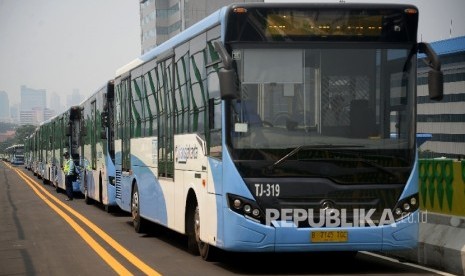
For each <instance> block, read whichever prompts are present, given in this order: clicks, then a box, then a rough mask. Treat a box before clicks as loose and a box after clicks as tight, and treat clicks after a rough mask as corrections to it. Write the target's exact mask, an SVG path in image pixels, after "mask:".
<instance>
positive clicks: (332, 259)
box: [0, 161, 450, 276]
mask: <svg viewBox="0 0 465 276" xmlns="http://www.w3.org/2000/svg"><path fill="white" fill-rule="evenodd" d="M65 198H66V196H65V194H64V193H57V192H56V191H55V189H54V188H53V187H51V186H49V185H44V184H43V183H42V181H41V180H39V179H37V178H36V177H34V176H33V175H32V173H31V172H29V171H27V170H25V169H24V167H23V166H11V165H10V164H8V163H4V162H1V161H0V276H2V275H99V276H103V275H131V274H132V275H149V274H150V275H156V274H162V275H233V274H239V275H289V274H292V275H367V274H371V275H450V274H447V273H441V272H439V271H435V270H431V269H428V268H422V267H419V266H416V265H413V264H408V263H402V262H398V261H396V260H392V259H389V258H384V257H382V256H379V255H375V254H371V253H365V252H360V253H359V254H358V255H357V256H356V257H355V258H345V257H344V256H339V255H334V254H245V253H234V254H233V253H225V252H223V253H222V254H220V256H219V258H218V260H217V261H216V262H206V261H203V260H202V259H201V258H200V257H198V256H193V255H191V254H189V253H188V252H187V242H186V239H185V237H184V236H182V235H180V234H178V233H175V232H173V231H170V230H167V229H165V228H162V227H157V226H155V225H153V227H151V229H150V230H149V231H148V232H147V233H144V234H137V233H135V232H134V230H133V227H132V222H131V217H130V216H129V214H127V213H124V212H121V211H119V210H113V212H111V213H107V212H105V210H104V208H102V207H101V206H99V205H98V204H94V205H86V204H85V202H84V200H83V199H82V197H81V198H79V197H77V198H76V199H75V200H74V201H69V202H68V201H64V199H65Z"/></svg>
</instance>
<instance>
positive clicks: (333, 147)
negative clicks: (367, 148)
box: [266, 144, 364, 172]
mask: <svg viewBox="0 0 465 276" xmlns="http://www.w3.org/2000/svg"><path fill="white" fill-rule="evenodd" d="M363 147H364V146H362V145H333V144H323V145H300V146H298V147H296V148H294V149H293V150H291V151H290V152H289V153H287V154H286V155H284V156H283V157H281V158H280V159H278V160H277V161H276V162H274V163H273V164H271V165H269V166H267V167H266V170H267V171H269V172H272V171H273V169H274V168H275V167H276V166H278V165H279V164H281V163H282V162H284V161H286V160H287V159H289V158H290V157H292V156H293V155H295V154H296V153H298V152H299V151H301V150H302V149H339V148H363Z"/></svg>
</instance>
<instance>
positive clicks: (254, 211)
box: [227, 194, 264, 223]
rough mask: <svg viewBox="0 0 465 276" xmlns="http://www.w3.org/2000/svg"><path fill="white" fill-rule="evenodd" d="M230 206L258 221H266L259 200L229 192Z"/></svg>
mask: <svg viewBox="0 0 465 276" xmlns="http://www.w3.org/2000/svg"><path fill="white" fill-rule="evenodd" d="M227 197H228V206H229V208H230V209H231V210H232V211H234V212H235V213H238V214H240V215H243V216H245V217H246V218H248V219H251V220H253V221H255V222H258V223H264V217H263V216H262V212H261V210H260V207H259V206H258V204H257V202H255V201H253V200H250V199H248V198H245V197H242V196H238V195H233V194H227Z"/></svg>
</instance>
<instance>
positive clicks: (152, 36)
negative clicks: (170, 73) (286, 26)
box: [140, 0, 263, 53]
mask: <svg viewBox="0 0 465 276" xmlns="http://www.w3.org/2000/svg"><path fill="white" fill-rule="evenodd" d="M249 2H263V0H236V1H234V0H140V25H141V48H142V49H141V52H142V53H145V52H147V51H148V50H150V49H152V48H154V47H155V46H158V45H160V44H161V43H163V42H165V41H166V40H168V39H170V38H171V37H173V36H174V35H176V34H178V33H180V32H182V31H183V30H185V29H187V28H189V27H190V26H192V25H194V24H195V23H196V22H198V21H200V20H201V19H203V18H205V17H206V16H208V15H209V14H211V13H213V12H214V11H216V10H217V9H219V8H221V7H222V6H226V5H229V4H232V3H249Z"/></svg>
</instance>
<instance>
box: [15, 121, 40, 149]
mask: <svg viewBox="0 0 465 276" xmlns="http://www.w3.org/2000/svg"><path fill="white" fill-rule="evenodd" d="M35 129H36V127H35V126H33V125H24V126H20V127H18V128H17V129H16V134H15V138H14V140H15V141H14V143H15V144H24V140H25V139H26V138H27V137H28V136H29V135H31V134H32V133H33V132H34V130H35Z"/></svg>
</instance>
